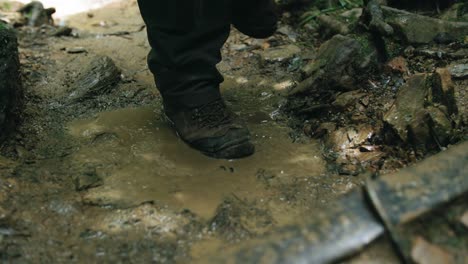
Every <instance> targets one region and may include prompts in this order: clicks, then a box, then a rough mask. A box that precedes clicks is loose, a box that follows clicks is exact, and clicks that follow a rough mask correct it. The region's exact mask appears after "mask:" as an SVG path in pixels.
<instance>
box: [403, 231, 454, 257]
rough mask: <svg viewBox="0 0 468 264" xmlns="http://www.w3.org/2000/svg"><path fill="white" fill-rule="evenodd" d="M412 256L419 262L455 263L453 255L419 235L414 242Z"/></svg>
mask: <svg viewBox="0 0 468 264" xmlns="http://www.w3.org/2000/svg"><path fill="white" fill-rule="evenodd" d="M411 258H412V260H413V261H414V262H415V263H417V264H439V263H444V264H450V263H455V260H454V258H453V256H451V255H450V254H449V253H448V252H446V251H445V250H443V249H442V248H440V247H438V246H436V245H433V244H431V243H429V242H427V241H426V240H425V239H424V238H422V237H417V238H416V239H415V241H414V242H413V246H412V250H411Z"/></svg>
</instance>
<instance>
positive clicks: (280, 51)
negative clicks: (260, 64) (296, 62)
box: [260, 45, 301, 63]
mask: <svg viewBox="0 0 468 264" xmlns="http://www.w3.org/2000/svg"><path fill="white" fill-rule="evenodd" d="M300 52H301V49H300V48H299V47H298V46H296V45H286V46H279V47H274V48H269V49H267V50H265V51H262V52H260V56H261V58H262V60H263V61H265V62H270V63H271V62H283V61H289V60H290V59H292V58H293V57H295V56H297V55H299V53H300Z"/></svg>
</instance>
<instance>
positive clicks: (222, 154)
mask: <svg viewBox="0 0 468 264" xmlns="http://www.w3.org/2000/svg"><path fill="white" fill-rule="evenodd" d="M164 119H166V121H167V122H168V123H169V125H170V126H171V128H172V129H173V130H174V132H175V134H176V135H177V137H178V138H180V139H181V140H182V141H184V142H185V144H187V145H188V146H190V147H191V148H193V149H195V150H197V151H199V152H201V153H202V154H204V155H206V156H208V157H211V158H215V159H240V158H246V157H248V156H251V155H252V154H254V153H255V146H254V145H253V144H252V143H251V142H250V140H249V139H245V140H241V141H239V142H234V143H232V144H229V145H227V146H223V147H222V148H221V149H219V150H218V151H215V152H209V151H204V150H201V149H198V148H196V147H195V146H194V145H192V144H191V143H190V142H188V141H187V140H185V139H184V138H183V137H181V136H180V134H179V132H177V129H176V128H175V124H174V122H173V121H172V120H171V119H170V118H169V117H168V116H167V115H166V114H164Z"/></svg>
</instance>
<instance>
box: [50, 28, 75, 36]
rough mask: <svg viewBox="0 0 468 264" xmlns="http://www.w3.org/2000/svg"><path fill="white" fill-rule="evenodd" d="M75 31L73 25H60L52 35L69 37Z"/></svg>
mask: <svg viewBox="0 0 468 264" xmlns="http://www.w3.org/2000/svg"><path fill="white" fill-rule="evenodd" d="M72 33H73V28H71V27H67V26H64V27H59V28H57V29H56V30H55V31H54V32H52V34H51V35H52V36H54V37H68V36H71V35H72Z"/></svg>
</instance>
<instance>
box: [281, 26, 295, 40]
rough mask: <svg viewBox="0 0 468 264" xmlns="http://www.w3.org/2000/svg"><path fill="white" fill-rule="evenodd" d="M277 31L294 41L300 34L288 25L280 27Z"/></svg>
mask: <svg viewBox="0 0 468 264" xmlns="http://www.w3.org/2000/svg"><path fill="white" fill-rule="evenodd" d="M277 32H278V33H280V34H283V35H285V36H287V37H288V38H289V39H290V40H291V41H292V42H296V41H297V38H298V36H299V35H298V34H297V32H296V31H294V29H293V28H292V27H291V26H288V25H286V26H282V27H280V28H278V30H277Z"/></svg>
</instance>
